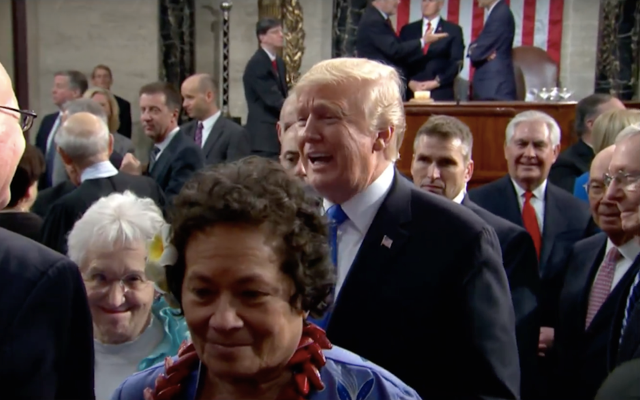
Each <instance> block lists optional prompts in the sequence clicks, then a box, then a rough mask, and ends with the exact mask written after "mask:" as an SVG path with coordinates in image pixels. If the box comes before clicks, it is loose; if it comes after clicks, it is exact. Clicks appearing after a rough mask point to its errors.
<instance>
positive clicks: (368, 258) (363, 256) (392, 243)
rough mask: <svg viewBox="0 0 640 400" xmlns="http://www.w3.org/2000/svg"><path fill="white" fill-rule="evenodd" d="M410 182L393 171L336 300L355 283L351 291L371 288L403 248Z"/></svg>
mask: <svg viewBox="0 0 640 400" xmlns="http://www.w3.org/2000/svg"><path fill="white" fill-rule="evenodd" d="M411 185H412V184H411V183H410V182H408V181H407V180H406V179H404V178H402V177H400V175H399V172H398V171H395V176H394V179H393V183H392V185H391V189H390V190H389V193H388V194H387V197H386V198H385V199H384V201H383V202H382V204H381V205H380V208H379V209H378V212H377V213H376V216H375V217H374V219H373V222H372V223H371V226H370V227H369V230H368V231H367V233H366V235H365V237H364V240H363V241H362V245H361V246H360V249H359V250H358V254H357V255H356V258H355V260H354V261H353V264H352V265H351V268H350V269H349V273H348V274H347V277H346V279H345V282H344V284H343V287H342V289H341V290H340V293H339V294H338V298H337V299H336V308H337V307H339V306H340V296H341V294H342V293H344V292H345V290H352V289H350V287H351V286H354V287H355V288H354V289H353V290H354V291H356V292H358V291H362V288H367V287H373V285H372V284H373V283H374V282H376V280H377V279H378V277H379V276H380V274H381V273H382V272H383V270H384V269H385V268H389V267H390V266H392V265H393V263H392V262H391V260H392V259H393V257H394V256H395V255H396V254H397V253H398V251H400V250H401V249H402V247H403V246H404V244H405V243H406V241H407V239H408V238H409V235H408V233H407V231H406V230H404V229H403V225H405V224H406V223H407V222H409V221H411Z"/></svg>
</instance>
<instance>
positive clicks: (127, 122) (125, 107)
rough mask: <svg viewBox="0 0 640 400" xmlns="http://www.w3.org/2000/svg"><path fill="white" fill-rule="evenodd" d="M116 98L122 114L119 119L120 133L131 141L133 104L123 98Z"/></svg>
mask: <svg viewBox="0 0 640 400" xmlns="http://www.w3.org/2000/svg"><path fill="white" fill-rule="evenodd" d="M114 96H115V98H116V102H118V108H119V109H120V113H119V114H118V117H119V118H120V127H119V128H118V133H119V134H121V135H123V136H126V137H128V138H129V139H131V125H132V122H131V103H129V102H128V101H126V100H125V99H123V98H122V97H118V96H116V95H114Z"/></svg>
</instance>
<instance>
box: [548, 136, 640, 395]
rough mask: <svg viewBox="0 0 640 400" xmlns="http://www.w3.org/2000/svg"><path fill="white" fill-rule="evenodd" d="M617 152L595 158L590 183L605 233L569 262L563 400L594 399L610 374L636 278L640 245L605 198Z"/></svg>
mask: <svg viewBox="0 0 640 400" xmlns="http://www.w3.org/2000/svg"><path fill="white" fill-rule="evenodd" d="M614 151H615V146H610V147H607V148H606V149H604V150H602V151H601V152H599V153H598V154H597V155H596V156H595V158H594V159H593V161H592V162H591V170H590V172H589V182H588V183H587V185H586V190H587V194H588V196H589V207H590V209H591V215H592V216H593V220H594V221H595V222H596V224H597V225H598V226H599V227H600V229H601V230H602V233H599V234H597V235H594V236H592V237H590V238H587V239H583V240H581V241H579V242H577V243H575V244H574V246H573V250H572V252H571V255H570V258H569V263H568V264H567V265H568V269H567V271H566V275H565V278H564V288H563V290H562V292H561V295H560V302H559V309H560V315H559V318H558V325H557V326H556V331H555V335H556V338H555V348H556V352H557V354H558V364H557V365H558V377H557V383H556V393H555V394H556V396H555V397H554V398H558V399H569V398H572V399H573V398H575V399H592V398H594V397H595V395H596V393H597V391H598V388H599V387H600V385H601V384H602V382H603V381H604V380H605V378H606V377H607V375H608V374H609V372H610V370H609V359H608V357H609V354H614V353H615V351H614V349H613V348H612V347H611V341H610V340H609V337H610V331H611V327H612V326H614V325H615V324H614V318H615V315H616V306H617V305H618V304H620V302H621V301H623V300H624V299H625V290H626V286H625V284H624V283H623V282H625V281H626V282H629V281H630V280H632V279H633V271H632V268H631V266H632V264H633V261H634V260H635V259H636V258H637V256H638V254H640V244H639V243H638V242H637V241H636V240H633V239H634V238H633V235H632V234H629V233H627V232H625V231H624V230H623V229H622V221H621V218H620V215H621V214H620V210H619V209H618V206H617V204H616V202H615V201H613V200H612V199H610V198H607V197H606V196H605V192H606V185H605V182H604V175H605V173H607V172H608V170H609V164H610V163H611V159H612V157H613V154H614Z"/></svg>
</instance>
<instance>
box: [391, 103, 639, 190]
mask: <svg viewBox="0 0 640 400" xmlns="http://www.w3.org/2000/svg"><path fill="white" fill-rule="evenodd" d="M626 105H627V107H629V108H640V107H639V106H640V104H639V103H637V102H634V103H627V104H626ZM575 108H576V103H575V102H558V103H556V102H546V103H532V102H524V101H514V102H484V101H474V102H461V103H459V104H456V103H453V102H442V103H440V102H435V103H428V104H416V103H413V102H409V103H405V113H406V116H407V130H406V132H405V134H404V140H403V141H402V147H401V148H400V159H399V160H398V162H397V165H398V168H399V169H400V171H401V172H402V173H403V174H405V175H406V176H411V158H412V156H413V141H414V139H415V135H416V132H417V131H418V129H419V128H420V126H422V124H423V123H424V122H425V121H426V120H427V119H428V118H429V116H431V115H449V116H451V117H456V118H458V119H460V120H461V121H463V122H464V123H465V124H467V125H468V126H469V128H471V132H472V133H473V155H472V156H473V161H474V163H475V171H474V173H473V178H472V179H471V182H469V188H472V187H474V186H479V185H482V184H485V183H488V182H491V181H493V180H496V179H498V178H500V177H502V176H504V175H505V174H506V173H507V163H506V161H505V159H504V140H505V133H506V128H507V124H508V123H509V121H510V120H511V118H513V117H514V116H515V115H516V114H518V113H521V112H523V111H527V110H538V111H542V112H545V113H547V114H549V115H550V116H552V117H553V118H555V120H556V121H557V122H558V125H560V130H561V134H562V148H563V149H565V148H566V147H568V146H570V145H571V144H572V143H574V142H575V141H576V139H577V138H576V137H575V135H574V134H573V120H574V116H575Z"/></svg>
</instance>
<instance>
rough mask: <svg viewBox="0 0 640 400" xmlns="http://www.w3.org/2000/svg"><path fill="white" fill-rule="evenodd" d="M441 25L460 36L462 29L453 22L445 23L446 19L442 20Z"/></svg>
mask: <svg viewBox="0 0 640 400" xmlns="http://www.w3.org/2000/svg"><path fill="white" fill-rule="evenodd" d="M442 24H443V25H444V26H446V27H447V28H448V29H450V30H452V31H456V33H457V32H459V33H460V34H462V27H461V26H460V25H458V24H456V23H455V22H451V21H447V20H446V19H443V20H442Z"/></svg>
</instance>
